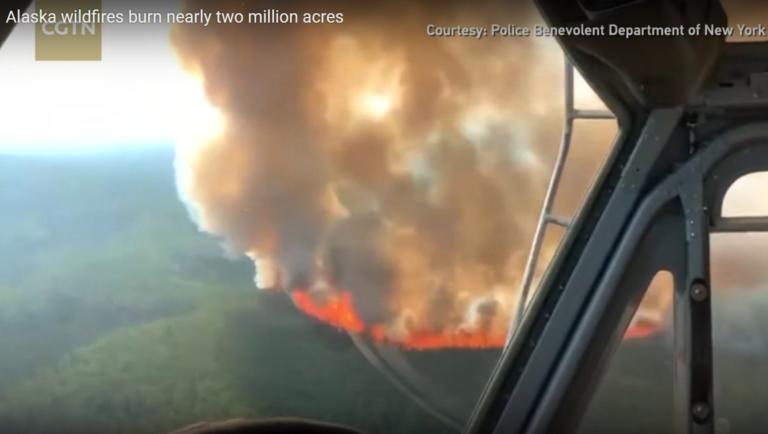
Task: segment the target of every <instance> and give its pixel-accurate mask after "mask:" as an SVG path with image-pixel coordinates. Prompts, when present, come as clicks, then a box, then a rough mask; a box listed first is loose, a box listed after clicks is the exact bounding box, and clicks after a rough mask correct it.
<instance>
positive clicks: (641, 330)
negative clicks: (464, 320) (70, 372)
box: [293, 289, 661, 351]
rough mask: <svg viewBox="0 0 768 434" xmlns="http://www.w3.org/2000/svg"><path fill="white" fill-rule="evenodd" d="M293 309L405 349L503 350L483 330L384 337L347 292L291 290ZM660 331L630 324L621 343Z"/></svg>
mask: <svg viewBox="0 0 768 434" xmlns="http://www.w3.org/2000/svg"><path fill="white" fill-rule="evenodd" d="M293 301H294V303H295V304H296V307H297V308H298V309H299V310H300V311H302V312H304V313H305V314H306V315H308V316H310V317H312V318H315V319H317V320H319V321H321V322H323V323H325V324H328V325H330V326H332V327H335V328H336V329H338V330H343V331H346V332H350V333H356V334H363V335H367V336H369V337H370V338H371V339H372V340H373V341H374V342H376V343H378V344H392V345H397V346H400V347H402V348H405V349H408V350H418V351H428V350H440V349H446V348H464V349H477V350H481V349H493V348H502V347H504V345H505V343H506V341H507V337H506V335H501V334H494V333H489V332H485V331H465V330H459V331H443V332H424V331H413V332H411V333H409V334H408V335H406V336H404V337H401V338H397V339H395V338H392V337H390V336H388V335H387V333H386V331H385V326H384V325H382V324H374V325H371V326H368V325H366V324H365V323H364V322H363V320H362V319H361V318H360V315H359V314H358V313H357V311H356V310H355V307H354V304H353V302H352V295H351V294H350V293H349V292H347V291H341V292H336V293H334V294H333V295H330V296H327V298H326V299H325V300H323V302H322V303H320V302H318V301H316V300H315V299H314V298H313V297H312V295H310V294H309V293H307V292H306V291H304V290H301V289H298V290H295V291H293ZM660 331H661V327H660V326H659V325H656V324H650V323H647V322H639V323H633V324H632V325H631V326H630V327H629V328H628V329H627V331H626V333H625V334H624V340H633V339H643V338H648V337H650V336H653V335H655V334H657V333H658V332H660Z"/></svg>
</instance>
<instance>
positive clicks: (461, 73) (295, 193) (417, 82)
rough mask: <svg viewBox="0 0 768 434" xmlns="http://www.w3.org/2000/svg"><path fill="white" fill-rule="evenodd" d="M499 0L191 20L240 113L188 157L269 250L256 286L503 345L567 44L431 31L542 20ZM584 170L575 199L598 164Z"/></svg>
mask: <svg viewBox="0 0 768 434" xmlns="http://www.w3.org/2000/svg"><path fill="white" fill-rule="evenodd" d="M495 3H497V4H493V5H492V4H491V2H485V3H483V2H473V3H472V4H468V3H467V2H462V1H458V0H454V1H440V2H418V4H416V2H398V1H395V2H386V3H384V2H381V3H378V4H369V3H368V2H366V3H365V5H362V4H361V2H343V1H340V2H329V3H327V4H326V5H325V6H327V7H321V6H320V5H319V4H318V3H316V2H291V3H290V4H287V3H285V2H271V3H270V2H259V3H255V2H253V3H247V2H246V3H243V2H240V1H237V2H234V1H231V2H226V1H225V2H216V9H217V10H223V11H240V12H244V13H246V14H247V12H249V11H261V10H263V9H266V8H276V9H280V11H281V12H291V11H296V12H300V13H301V12H303V11H313V12H314V11H330V10H333V11H340V12H343V13H344V22H343V24H321V25H302V24H297V25H286V24H282V25H274V24H273V25H269V24H260V25H247V24H243V25H234V24H227V25H212V26H210V27H207V28H202V27H196V26H179V27H177V28H176V29H175V30H174V34H173V39H174V43H175V45H176V47H177V50H178V52H179V54H180V57H181V59H182V60H183V62H184V63H185V65H186V67H187V68H188V69H189V70H191V71H193V72H194V73H197V74H199V75H200V77H201V78H202V80H203V82H204V86H205V90H206V92H207V95H208V98H209V99H210V101H211V102H212V104H213V105H215V106H216V107H217V108H218V109H219V110H220V111H221V113H222V114H223V116H224V118H225V120H226V124H225V127H224V130H223V132H222V134H221V135H220V136H219V137H217V138H216V139H214V140H212V141H210V142H209V143H205V144H203V145H201V146H199V147H196V148H194V149H186V150H183V151H181V150H180V151H179V152H178V156H177V175H178V184H179V190H180V194H181V195H182V197H183V199H184V201H185V203H186V204H187V206H188V207H189V209H190V213H191V214H192V216H193V218H194V219H195V220H196V223H197V224H198V225H199V227H200V228H201V229H202V230H204V231H206V232H208V233H210V234H212V235H214V236H216V237H219V238H220V239H221V240H222V242H223V243H224V244H225V245H226V246H227V247H228V249H230V250H231V251H233V252H234V253H237V254H245V255H248V256H249V257H250V258H252V259H253V261H254V263H255V265H256V278H255V280H256V283H257V286H260V287H265V288H266V287H277V288H282V289H285V290H288V291H290V292H292V293H293V294H294V300H295V301H296V303H297V306H298V307H299V308H301V309H302V310H304V311H305V312H307V313H309V314H310V315H313V316H315V317H317V318H320V319H323V320H324V321H327V322H329V323H332V324H334V325H336V326H338V327H342V328H345V329H348V330H351V331H356V332H367V333H370V334H371V335H372V336H374V337H375V338H377V339H381V340H385V341H389V342H393V343H400V344H404V345H409V346H413V347H420V348H429V347H440V346H449V345H460V346H473V345H474V346H493V345H500V344H501V343H503V341H504V338H505V334H506V331H507V327H508V325H509V322H510V320H511V314H512V312H514V307H515V303H516V293H517V291H518V285H519V281H520V274H521V271H522V264H523V259H524V255H525V252H526V250H527V248H528V246H529V243H530V237H531V235H532V231H533V228H534V225H535V221H536V217H537V212H538V209H539V207H540V205H541V198H542V196H543V191H544V189H545V186H546V182H547V179H548V176H549V173H550V171H551V167H552V161H553V156H554V152H555V151H556V145H557V143H558V142H559V134H560V129H561V122H562V118H561V111H562V109H561V105H562V103H561V101H562V86H561V80H562V78H561V77H562V72H561V71H562V55H561V53H560V51H559V49H558V48H557V47H556V45H555V44H554V42H553V41H551V40H549V41H548V40H541V39H534V38H529V39H525V38H514V39H513V38H485V39H480V40H478V39H470V38H437V37H428V36H427V35H426V31H425V29H426V26H427V25H428V24H436V25H438V26H455V25H486V26H490V24H491V23H499V22H503V23H506V22H510V23H514V24H518V25H525V24H530V23H531V21H532V20H533V19H534V17H535V14H534V12H533V11H532V10H530V9H528V8H525V7H521V6H520V5H518V4H516V2H495ZM498 3H502V4H498ZM207 7H210V3H209V2H204V1H198V0H190V1H188V2H187V8H188V9H189V10H198V9H200V8H207ZM613 131H614V129H613V128H612V127H611V128H605V127H600V128H599V129H598V132H597V133H596V134H593V135H591V136H590V137H588V138H582V139H581V141H582V145H583V146H585V148H584V149H587V152H586V153H584V154H580V155H581V156H576V157H575V163H574V164H576V165H577V166H578V165H581V166H584V167H586V168H590V167H596V166H597V165H599V160H600V158H596V157H595V155H594V153H593V152H592V151H591V150H590V149H589V148H594V147H593V146H591V145H590V143H592V142H593V141H594V142H597V143H600V144H601V145H602V146H603V147H604V148H607V146H608V145H609V144H610V138H611V134H612V133H613ZM598 155H599V154H598ZM571 172H573V173H571V178H570V181H569V185H566V186H565V187H564V192H563V193H562V195H561V196H562V197H563V198H565V202H563V203H562V204H560V205H561V206H560V207H561V208H563V209H572V208H573V207H574V206H575V204H576V203H577V202H578V201H579V200H580V198H581V192H582V191H583V188H584V187H586V184H587V183H588V181H589V179H590V178H591V175H592V173H593V172H592V171H591V170H586V169H585V170H581V168H577V169H574V170H571ZM569 173H570V172H569ZM553 248H554V243H552V242H550V243H548V244H547V250H549V251H551V250H552V249H553Z"/></svg>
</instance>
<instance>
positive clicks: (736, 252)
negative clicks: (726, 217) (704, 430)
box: [710, 233, 768, 434]
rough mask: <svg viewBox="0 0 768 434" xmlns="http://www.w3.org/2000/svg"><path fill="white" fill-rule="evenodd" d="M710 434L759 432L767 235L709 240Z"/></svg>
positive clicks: (767, 355)
mask: <svg viewBox="0 0 768 434" xmlns="http://www.w3.org/2000/svg"><path fill="white" fill-rule="evenodd" d="M710 239H711V241H710V245H711V268H712V287H713V297H712V334H713V356H714V382H715V383H714V394H715V396H714V398H715V416H716V424H715V431H716V432H717V433H722V434H725V433H738V432H759V431H761V430H762V427H764V426H765V424H766V423H768V418H767V417H766V414H765V412H764V411H763V406H762V405H761V404H760V402H761V400H762V399H765V396H766V392H765V388H764V387H763V386H762V385H764V383H765V379H766V378H768V364H766V360H767V359H768V292H766V288H765V284H766V282H768V267H766V265H768V263H767V262H766V260H765V257H766V256H765V252H768V234H765V233H728V234H713V235H712V236H711V237H710Z"/></svg>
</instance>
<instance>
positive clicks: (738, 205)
mask: <svg viewBox="0 0 768 434" xmlns="http://www.w3.org/2000/svg"><path fill="white" fill-rule="evenodd" d="M756 191H768V172H756V173H751V174H749V175H745V176H742V177H741V178H739V179H738V180H736V182H734V183H733V185H731V187H730V188H729V189H728V192H727V193H726V195H725V199H724V200H723V211H722V214H723V217H766V216H768V200H756V196H755V192H756Z"/></svg>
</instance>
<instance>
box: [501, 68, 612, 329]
mask: <svg viewBox="0 0 768 434" xmlns="http://www.w3.org/2000/svg"><path fill="white" fill-rule="evenodd" d="M564 93H565V101H564V102H565V119H564V125H563V135H562V139H561V141H560V149H559V150H558V153H557V159H556V160H555V167H554V169H553V170H552V175H551V176H550V179H549V185H548V186H547V193H546V195H545V196H544V203H543V205H542V207H541V213H540V214H539V221H538V223H537V224H536V232H535V233H534V235H533V243H532V245H531V249H530V251H529V252H528V259H527V261H526V263H525V270H524V272H523V280H522V282H521V285H520V299H519V301H518V304H517V313H516V314H515V320H514V322H513V324H512V327H513V328H512V330H510V331H509V333H508V338H507V339H511V338H512V335H513V334H514V331H515V330H517V329H518V327H519V326H520V323H521V322H522V320H523V315H524V314H525V308H526V304H527V302H528V296H529V294H530V291H531V285H532V284H533V277H534V275H535V274H536V267H537V266H538V263H539V256H540V254H541V247H542V244H543V243H544V235H545V234H546V232H547V226H548V225H550V224H554V225H557V226H562V227H564V228H566V229H567V228H569V227H570V225H571V222H570V220H569V219H568V218H564V217H561V216H557V215H554V214H552V206H553V205H554V203H555V197H556V195H557V190H558V188H559V187H560V181H561V178H562V176H563V170H564V169H565V163H566V160H567V159H568V152H569V151H570V148H571V138H572V137H573V124H574V121H576V120H577V119H616V117H615V116H614V115H613V113H611V112H609V111H607V110H580V109H577V108H576V107H575V103H574V70H573V64H572V63H571V62H570V61H569V60H568V58H567V57H566V58H565V86H564Z"/></svg>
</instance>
